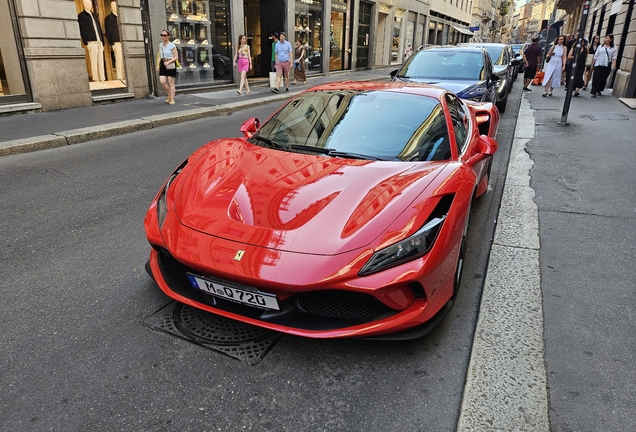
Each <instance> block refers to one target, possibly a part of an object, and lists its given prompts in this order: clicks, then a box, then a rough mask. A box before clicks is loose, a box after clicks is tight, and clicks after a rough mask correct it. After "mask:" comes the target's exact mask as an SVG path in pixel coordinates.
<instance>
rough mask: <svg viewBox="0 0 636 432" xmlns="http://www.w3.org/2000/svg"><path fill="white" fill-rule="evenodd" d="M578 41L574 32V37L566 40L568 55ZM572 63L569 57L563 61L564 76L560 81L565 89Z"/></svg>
mask: <svg viewBox="0 0 636 432" xmlns="http://www.w3.org/2000/svg"><path fill="white" fill-rule="evenodd" d="M578 40H579V32H578V31H577V32H576V36H575V37H572V36H570V39H568V38H566V42H565V47H566V51H565V52H566V53H568V54H569V52H570V51H571V50H572V47H574V46H576V43H577V41H578ZM572 63H574V62H573V61H572V59H570V56H569V55H568V56H567V57H566V59H565V76H564V77H563V78H562V79H561V84H564V83H565V88H566V89H567V87H568V85H569V82H570V75H571V72H572Z"/></svg>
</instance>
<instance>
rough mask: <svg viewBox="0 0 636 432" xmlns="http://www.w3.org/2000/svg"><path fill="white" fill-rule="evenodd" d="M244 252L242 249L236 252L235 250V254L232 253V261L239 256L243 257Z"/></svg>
mask: <svg viewBox="0 0 636 432" xmlns="http://www.w3.org/2000/svg"><path fill="white" fill-rule="evenodd" d="M244 253H245V251H244V250H239V251H238V252H236V255H234V261H240V260H241V258H243V254H244Z"/></svg>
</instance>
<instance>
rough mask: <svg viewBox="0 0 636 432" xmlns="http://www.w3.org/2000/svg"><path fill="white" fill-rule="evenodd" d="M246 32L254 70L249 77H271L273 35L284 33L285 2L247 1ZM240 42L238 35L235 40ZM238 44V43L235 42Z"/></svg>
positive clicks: (245, 12)
mask: <svg viewBox="0 0 636 432" xmlns="http://www.w3.org/2000/svg"><path fill="white" fill-rule="evenodd" d="M244 16H245V24H244V27H245V32H246V36H247V44H248V45H249V46H250V51H251V53H252V64H253V65H254V68H253V69H252V70H251V71H250V72H249V73H248V74H247V76H249V77H266V76H269V72H270V69H271V59H272V42H273V40H272V38H271V35H272V33H274V32H276V33H280V32H281V31H283V29H284V27H283V24H284V22H283V18H284V16H285V8H284V1H283V0H247V1H245V2H244ZM235 39H237V41H238V35H237V37H236V38H235ZM234 43H236V41H235V42H234Z"/></svg>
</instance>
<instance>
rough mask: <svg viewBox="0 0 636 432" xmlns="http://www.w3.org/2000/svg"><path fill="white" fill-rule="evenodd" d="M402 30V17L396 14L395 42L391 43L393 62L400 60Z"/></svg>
mask: <svg viewBox="0 0 636 432" xmlns="http://www.w3.org/2000/svg"><path fill="white" fill-rule="evenodd" d="M401 32H402V17H401V16H397V15H396V16H395V18H394V21H393V34H392V36H393V42H392V45H391V63H399V62H400V39H401Z"/></svg>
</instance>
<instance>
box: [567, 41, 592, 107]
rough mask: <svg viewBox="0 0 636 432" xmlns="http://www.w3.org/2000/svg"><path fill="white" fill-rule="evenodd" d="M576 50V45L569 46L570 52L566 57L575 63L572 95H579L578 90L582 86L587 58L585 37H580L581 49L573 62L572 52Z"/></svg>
mask: <svg viewBox="0 0 636 432" xmlns="http://www.w3.org/2000/svg"><path fill="white" fill-rule="evenodd" d="M575 51H576V45H574V46H572V48H570V52H569V53H568V59H569V60H570V61H571V62H573V63H576V66H574V96H579V95H580V93H579V90H580V89H582V88H583V85H584V81H583V74H584V73H585V60H586V59H587V54H588V49H587V39H585V38H583V39H581V50H580V51H579V55H578V57H577V59H576V62H574V54H575Z"/></svg>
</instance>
